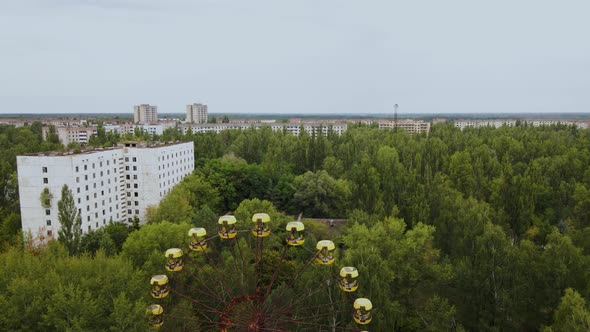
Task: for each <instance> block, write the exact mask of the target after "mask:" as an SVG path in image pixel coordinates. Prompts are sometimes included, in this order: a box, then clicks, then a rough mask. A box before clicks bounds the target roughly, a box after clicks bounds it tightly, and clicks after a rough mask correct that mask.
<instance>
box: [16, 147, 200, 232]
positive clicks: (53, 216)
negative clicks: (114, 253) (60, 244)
mask: <svg viewBox="0 0 590 332" xmlns="http://www.w3.org/2000/svg"><path fill="white" fill-rule="evenodd" d="M17 169H18V185H19V196H20V209H21V220H22V229H23V231H25V232H26V231H30V232H32V233H33V234H37V233H38V232H39V231H40V230H42V231H43V232H46V234H43V235H47V236H54V237H55V236H57V232H58V231H59V228H60V225H59V221H58V208H57V203H58V201H59V200H60V199H61V189H62V187H63V185H64V184H65V185H67V186H68V187H69V188H70V190H71V191H72V195H73V197H74V201H75V203H76V207H77V208H78V212H79V213H80V216H81V218H82V230H83V232H88V231H90V230H93V229H97V228H99V227H102V226H104V225H106V224H107V223H108V222H109V221H111V220H112V221H122V222H132V220H133V218H134V217H138V218H139V220H140V221H143V219H144V218H145V213H146V209H147V207H148V206H152V205H156V204H158V203H159V202H160V200H161V199H162V198H163V197H164V196H165V195H166V194H167V193H169V192H170V190H171V189H172V188H173V187H174V185H176V184H177V183H179V182H180V181H181V180H182V179H183V178H184V177H185V176H186V175H188V174H190V173H191V172H192V171H193V170H194V151H193V143H192V142H189V143H173V144H154V145H147V144H146V143H144V142H130V143H123V144H120V145H119V146H118V147H117V148H111V149H104V150H94V151H87V152H82V153H77V154H74V153H71V152H68V153H46V154H35V155H26V156H18V157H17ZM45 188H47V189H48V190H49V193H50V194H51V196H52V197H53V198H52V199H51V200H50V202H49V204H48V205H47V204H45V206H44V204H43V203H42V200H41V195H42V192H43V191H44V189H45Z"/></svg>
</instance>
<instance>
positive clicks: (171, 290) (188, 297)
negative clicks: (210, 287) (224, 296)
mask: <svg viewBox="0 0 590 332" xmlns="http://www.w3.org/2000/svg"><path fill="white" fill-rule="evenodd" d="M170 292H172V293H174V294H176V295H179V296H181V297H183V298H185V299H187V300H189V301H191V302H194V303H196V304H199V305H202V306H204V307H206V308H208V309H207V310H206V311H210V312H214V313H217V314H221V313H222V312H221V311H219V310H218V309H215V308H212V307H210V306H208V305H206V304H204V303H202V302H201V301H198V300H195V299H193V298H192V297H190V296H186V295H184V294H182V293H181V292H178V291H176V290H174V289H172V288H171V289H170ZM202 310H205V309H202Z"/></svg>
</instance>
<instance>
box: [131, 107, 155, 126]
mask: <svg viewBox="0 0 590 332" xmlns="http://www.w3.org/2000/svg"><path fill="white" fill-rule="evenodd" d="M133 122H135V123H141V124H149V123H157V122H158V106H152V105H149V104H141V105H135V106H134V107H133Z"/></svg>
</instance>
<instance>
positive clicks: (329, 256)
mask: <svg viewBox="0 0 590 332" xmlns="http://www.w3.org/2000/svg"><path fill="white" fill-rule="evenodd" d="M316 249H317V250H318V253H317V255H316V262H317V263H318V264H322V265H330V264H332V263H334V260H335V258H334V251H335V250H336V246H335V245H334V242H332V241H330V240H321V241H319V242H318V244H317V245H316Z"/></svg>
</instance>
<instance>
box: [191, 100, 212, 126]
mask: <svg viewBox="0 0 590 332" xmlns="http://www.w3.org/2000/svg"><path fill="white" fill-rule="evenodd" d="M207 109H208V107H207V105H205V104H196V103H195V104H192V105H186V122H187V123H207V117H208V110H207Z"/></svg>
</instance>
